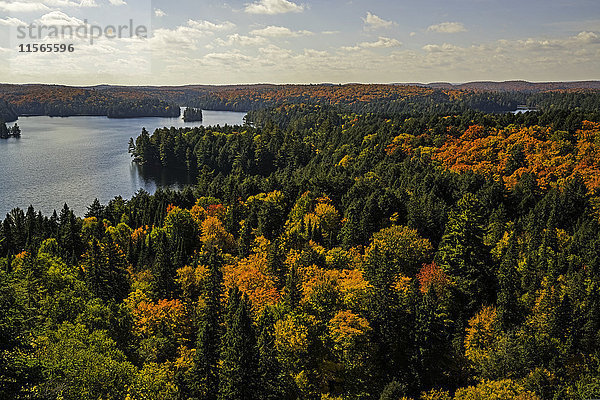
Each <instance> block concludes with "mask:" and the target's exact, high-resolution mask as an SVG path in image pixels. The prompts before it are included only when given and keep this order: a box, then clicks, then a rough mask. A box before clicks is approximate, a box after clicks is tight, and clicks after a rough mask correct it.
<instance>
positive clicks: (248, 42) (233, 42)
mask: <svg viewBox="0 0 600 400" xmlns="http://www.w3.org/2000/svg"><path fill="white" fill-rule="evenodd" d="M266 42H267V39H265V38H264V37H260V36H245V35H240V34H238V33H234V34H233V35H229V36H227V39H226V40H225V39H220V38H219V39H217V40H215V44H216V45H217V46H257V45H261V44H264V43H266Z"/></svg>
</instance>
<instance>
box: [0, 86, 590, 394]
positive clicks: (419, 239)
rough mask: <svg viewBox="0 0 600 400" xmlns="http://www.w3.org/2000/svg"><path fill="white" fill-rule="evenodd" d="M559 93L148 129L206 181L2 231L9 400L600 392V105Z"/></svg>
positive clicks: (19, 221)
mask: <svg viewBox="0 0 600 400" xmlns="http://www.w3.org/2000/svg"><path fill="white" fill-rule="evenodd" d="M426 90H429V89H426ZM538 95H539V96H541V97H540V100H539V101H537V100H536V105H537V106H538V107H540V110H541V111H539V112H528V113H523V114H516V115H515V114H512V113H486V112H481V111H480V110H478V109H477V108H476V107H473V108H471V109H469V110H466V111H462V112H456V113H447V112H446V111H445V110H444V111H440V112H434V111H432V108H431V104H434V103H431V104H429V103H427V102H425V103H420V104H419V105H413V106H411V109H412V111H410V112H408V111H406V112H393V109H394V107H392V106H390V107H389V108H383V109H382V110H381V111H380V112H372V111H367V110H369V109H371V108H373V107H375V106H373V105H369V104H370V102H371V101H369V102H365V106H364V107H363V111H359V110H358V109H356V110H355V111H353V106H352V105H349V104H347V103H346V100H344V104H341V105H334V104H313V102H304V103H301V102H298V103H296V102H295V101H291V102H290V103H289V104H283V105H275V106H272V107H266V108H261V109H257V110H255V111H251V112H249V113H248V115H247V117H246V121H247V124H246V125H243V126H224V127H195V128H181V129H176V128H161V129H157V130H156V131H154V132H152V133H150V132H147V131H146V130H143V131H142V132H141V134H140V135H139V136H138V137H136V138H135V139H134V138H132V139H131V141H130V143H129V151H130V153H131V155H132V159H133V160H134V162H136V163H139V164H150V165H155V166H157V167H159V168H164V169H182V170H186V171H188V172H189V173H191V174H194V175H195V176H197V184H196V185H194V186H190V187H187V188H186V189H184V190H183V191H170V190H162V189H159V190H158V191H157V192H156V193H155V194H153V195H150V194H149V193H147V192H144V191H139V192H138V193H137V194H136V195H135V196H134V197H133V198H131V199H123V198H120V197H117V198H115V199H113V200H111V201H110V202H109V203H108V204H101V203H100V202H99V201H97V200H96V201H94V202H93V203H92V204H90V206H89V207H88V212H87V213H86V214H85V215H82V216H77V215H75V214H74V213H73V212H72V211H71V210H70V209H69V207H68V205H66V204H65V206H64V207H63V208H62V209H61V210H60V211H59V212H54V213H53V215H51V216H44V215H42V213H41V212H39V211H36V210H35V209H34V208H33V207H29V209H27V210H20V209H14V210H12V211H11V212H10V213H9V214H7V215H6V217H5V218H4V220H3V221H2V223H1V225H0V340H1V341H0V393H2V396H4V398H7V399H57V398H60V399H131V400H133V399H157V400H158V399H173V400H178V399H186V400H187V399H209V400H229V399H233V400H236V399H240V400H242V399H243V400H246V399H257V400H258V399H273V400H275V399H290V400H293V399H307V400H312V399H315V400H318V399H321V400H353V399H357V400H358V399H375V400H378V399H379V400H400V399H403V400H408V399H412V400H451V399H454V400H484V399H498V400H500V399H501V400H504V399H506V400H508V399H521V400H545V399H590V398H597V397H600V313H599V312H598V310H599V307H600V255H599V254H598V249H599V248H600V179H599V178H598V177H599V176H600V114H599V113H598V108H597V107H596V108H595V109H594V107H593V104H597V102H598V99H599V97H598V94H597V93H595V92H593V93H592V92H591V93H588V94H586V93H584V92H580V91H577V92H574V93H571V92H568V93H567V92H560V93H553V94H535V93H534V94H529V95H527V96H538ZM474 96H475V95H474ZM477 96H481V97H479V98H480V99H483V97H484V96H492V97H494V99H501V98H502V99H506V101H508V102H517V101H518V103H519V104H521V102H520V100H522V99H521V98H516V99H515V98H514V97H511V95H510V93H497V94H493V95H490V94H483V93H479V94H477ZM523 96H525V95H523ZM473 98H478V97H473ZM552 99H554V100H555V101H556V103H552V101H553V100H552ZM482 101H483V100H482ZM372 102H374V103H375V104H376V103H377V101H376V100H372ZM544 102H547V103H544ZM567 104H568V105H569V106H567ZM361 107H362V106H361ZM373 109H374V108H373Z"/></svg>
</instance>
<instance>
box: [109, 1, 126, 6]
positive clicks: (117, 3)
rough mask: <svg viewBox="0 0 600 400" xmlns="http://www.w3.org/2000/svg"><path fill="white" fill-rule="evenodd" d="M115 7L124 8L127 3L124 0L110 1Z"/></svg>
mask: <svg viewBox="0 0 600 400" xmlns="http://www.w3.org/2000/svg"><path fill="white" fill-rule="evenodd" d="M108 1H109V2H110V4H112V5H113V6H124V5H126V4H127V3H126V2H125V1H124V0H108Z"/></svg>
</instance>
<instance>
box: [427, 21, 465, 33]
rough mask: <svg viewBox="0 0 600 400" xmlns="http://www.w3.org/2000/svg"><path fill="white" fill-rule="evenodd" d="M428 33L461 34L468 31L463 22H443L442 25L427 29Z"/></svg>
mask: <svg viewBox="0 0 600 400" xmlns="http://www.w3.org/2000/svg"><path fill="white" fill-rule="evenodd" d="M427 31H429V32H437V33H459V32H466V31H467V29H466V28H465V26H464V25H463V24H462V22H442V23H441V24H437V25H431V26H430V27H428V28H427Z"/></svg>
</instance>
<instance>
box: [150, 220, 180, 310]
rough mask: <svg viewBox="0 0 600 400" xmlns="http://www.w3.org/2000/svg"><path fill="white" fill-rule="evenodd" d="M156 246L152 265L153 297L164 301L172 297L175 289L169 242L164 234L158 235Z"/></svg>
mask: <svg viewBox="0 0 600 400" xmlns="http://www.w3.org/2000/svg"><path fill="white" fill-rule="evenodd" d="M155 245H156V256H155V257H154V263H153V264H152V274H153V275H154V295H155V296H156V297H157V298H161V299H166V298H170V297H171V296H172V295H173V290H174V288H175V270H174V268H173V263H172V262H171V257H170V249H169V242H168V239H167V235H166V234H165V233H164V232H162V231H161V232H160V233H159V234H158V238H157V242H156V243H155Z"/></svg>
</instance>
